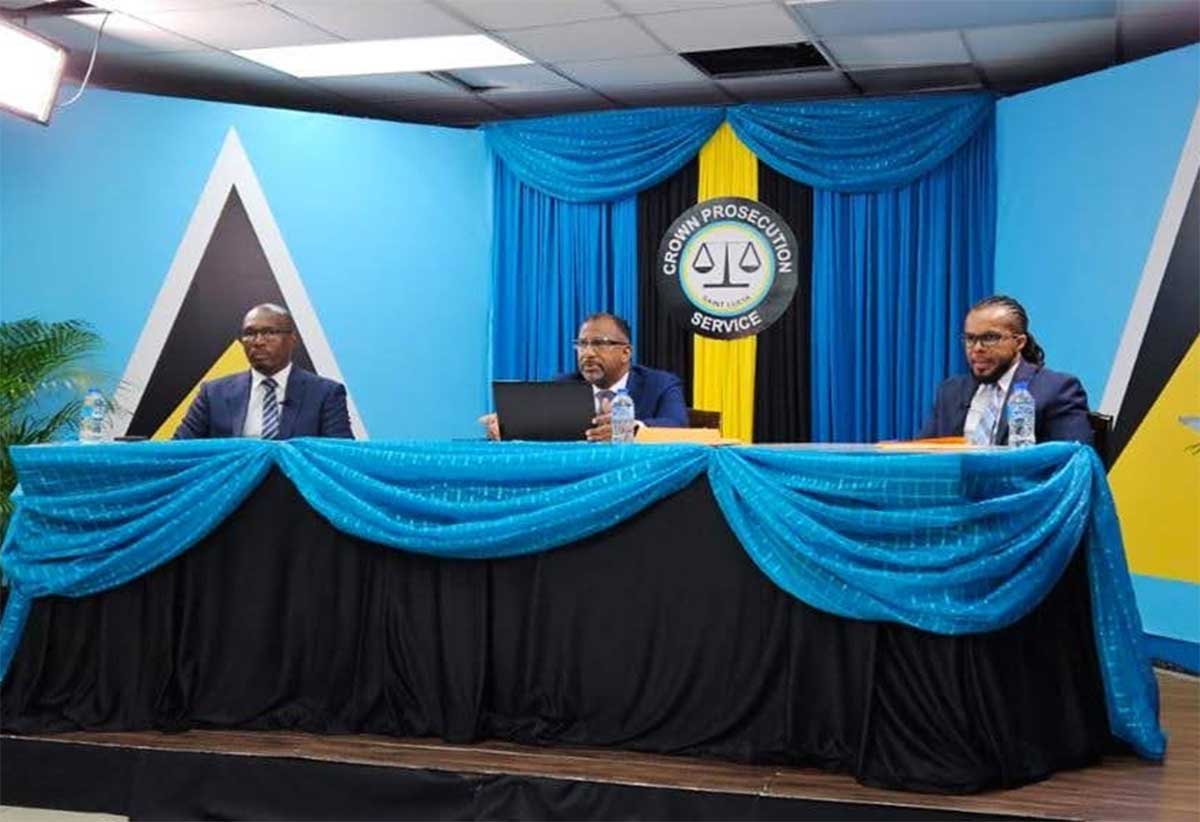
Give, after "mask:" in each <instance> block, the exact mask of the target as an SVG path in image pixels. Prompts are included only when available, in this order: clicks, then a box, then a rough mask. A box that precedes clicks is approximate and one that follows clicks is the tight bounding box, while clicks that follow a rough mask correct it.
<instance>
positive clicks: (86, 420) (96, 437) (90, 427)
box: [79, 388, 108, 442]
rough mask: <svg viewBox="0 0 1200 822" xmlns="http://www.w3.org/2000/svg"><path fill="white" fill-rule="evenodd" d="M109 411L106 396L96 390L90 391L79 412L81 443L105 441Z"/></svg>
mask: <svg viewBox="0 0 1200 822" xmlns="http://www.w3.org/2000/svg"><path fill="white" fill-rule="evenodd" d="M107 410H108V403H106V402H105V401H104V395H103V394H101V393H100V391H99V390H97V389H95V388H92V389H89V390H88V392H87V395H86V396H85V397H84V398H83V408H82V409H81V410H80V412H79V441H80V442H103V441H104V414H105V412H106V411H107Z"/></svg>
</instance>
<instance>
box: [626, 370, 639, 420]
mask: <svg viewBox="0 0 1200 822" xmlns="http://www.w3.org/2000/svg"><path fill="white" fill-rule="evenodd" d="M625 390H626V391H628V392H629V398H630V399H632V400H633V413H634V414H638V413H640V409H639V408H638V406H639V405H641V401H642V375H641V373H639V372H638V371H637V370H636V366H633V365H631V366H629V379H627V380H626V381H625Z"/></svg>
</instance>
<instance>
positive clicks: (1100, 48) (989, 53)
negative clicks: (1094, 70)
mask: <svg viewBox="0 0 1200 822" xmlns="http://www.w3.org/2000/svg"><path fill="white" fill-rule="evenodd" d="M963 37H964V38H966V41H967V45H968V46H969V47H970V49H971V55H972V56H973V57H974V58H975V60H976V61H977V62H979V63H982V64H984V65H987V64H989V63H996V62H1010V63H1011V62H1018V61H1026V60H1038V59H1047V58H1057V57H1061V56H1062V55H1068V54H1072V55H1074V54H1078V55H1093V56H1097V57H1104V58H1109V59H1112V58H1113V57H1115V55H1116V42H1117V21H1116V18H1114V17H1104V18H1099V19H1094V20H1072V21H1067V22H1059V23H1031V24H1029V25H1024V26H993V27H991V28H986V29H968V30H967V31H964V32H963Z"/></svg>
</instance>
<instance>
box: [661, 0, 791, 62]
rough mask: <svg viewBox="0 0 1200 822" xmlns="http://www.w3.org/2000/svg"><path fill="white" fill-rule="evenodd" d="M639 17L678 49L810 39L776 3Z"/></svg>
mask: <svg viewBox="0 0 1200 822" xmlns="http://www.w3.org/2000/svg"><path fill="white" fill-rule="evenodd" d="M638 20H639V21H641V23H642V25H644V26H645V27H646V28H647V29H649V30H650V31H651V32H653V34H654V35H655V36H656V37H658V38H659V39H660V40H662V41H663V42H664V43H666V44H667V45H668V46H670V47H671V48H673V49H675V50H676V51H707V50H709V49H728V48H739V47H743V46H765V45H770V44H773V43H794V42H797V41H799V40H804V39H806V35H805V33H804V32H803V31H801V29H800V27H799V26H798V25H797V23H796V21H795V20H794V19H793V18H792V17H791V15H789V14H788V13H787V12H786V11H784V10H783V9H782V8H780V7H779V6H777V5H775V4H774V3H755V4H753V5H749V6H736V7H730V8H717V9H698V10H693V11H685V12H668V13H666V14H647V15H643V16H641V17H638Z"/></svg>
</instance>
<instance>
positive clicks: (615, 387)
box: [592, 371, 629, 397]
mask: <svg viewBox="0 0 1200 822" xmlns="http://www.w3.org/2000/svg"><path fill="white" fill-rule="evenodd" d="M628 382H629V372H628V371H626V372H625V374H624V375H623V376H622V377H621V379H619V380H617V381H616V382H614V383H613V384H612V385H610V386H609V387H608V388H598V387H597V386H596V384H595V383H592V396H593V397H594V396H596V395H597V394H599V393H600V392H601V391H611V392H612V393H613V394H614V395H616V393H617V392H618V391H620V390H621V389H623V388H624V387H625V385H626V384H627V383H628Z"/></svg>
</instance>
